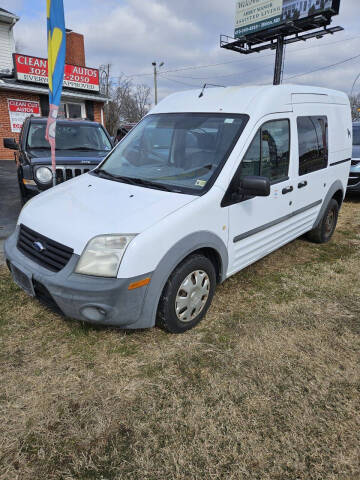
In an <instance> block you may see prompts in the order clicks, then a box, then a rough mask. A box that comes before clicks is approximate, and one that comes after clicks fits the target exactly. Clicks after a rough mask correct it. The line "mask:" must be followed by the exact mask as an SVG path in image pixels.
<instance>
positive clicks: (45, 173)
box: [35, 167, 52, 184]
mask: <svg viewBox="0 0 360 480" xmlns="http://www.w3.org/2000/svg"><path fill="white" fill-rule="evenodd" d="M35 178H36V180H37V181H38V182H39V183H43V184H47V183H51V181H52V171H51V170H50V168H47V167H39V168H37V169H36V170H35Z"/></svg>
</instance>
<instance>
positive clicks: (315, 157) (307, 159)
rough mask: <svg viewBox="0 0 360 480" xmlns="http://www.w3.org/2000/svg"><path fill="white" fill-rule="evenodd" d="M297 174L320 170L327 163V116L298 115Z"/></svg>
mask: <svg viewBox="0 0 360 480" xmlns="http://www.w3.org/2000/svg"><path fill="white" fill-rule="evenodd" d="M297 127H298V135H299V175H306V174H307V173H311V172H316V171H317V170H322V169H323V168H326V167H327V165H328V120H327V117H321V116H316V117H315V116H313V117H298V119H297Z"/></svg>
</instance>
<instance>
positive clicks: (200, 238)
mask: <svg viewBox="0 0 360 480" xmlns="http://www.w3.org/2000/svg"><path fill="white" fill-rule="evenodd" d="M351 132H352V124H351V116H350V105H349V100H348V98H347V96H346V95H345V94H343V93H341V92H337V91H332V90H327V89H323V88H316V87H304V86H292V85H282V86H264V87H248V88H239V87H233V88H216V89H209V90H207V91H205V92H204V94H203V95H201V92H200V91H197V90H195V91H188V92H181V93H177V94H174V95H171V96H169V97H168V98H166V99H165V100H163V101H162V102H161V103H159V104H158V105H157V106H156V107H155V108H154V109H153V110H152V111H151V112H150V113H149V114H148V115H147V116H146V117H145V118H144V119H143V120H142V121H141V122H140V124H139V125H137V126H136V127H135V128H134V129H133V130H132V131H131V132H130V133H129V134H128V135H127V136H126V137H125V139H124V140H123V141H122V142H120V143H119V144H118V145H117V147H116V148H115V149H113V150H112V152H111V153H110V154H109V155H108V156H107V157H106V158H105V160H104V161H103V162H102V163H101V164H100V165H99V166H98V167H97V168H95V169H94V170H93V171H91V172H89V173H87V174H84V175H82V176H81V177H78V178H74V179H72V180H70V181H68V182H66V183H63V184H61V185H58V186H57V187H55V188H53V189H51V190H48V191H46V192H44V193H42V194H41V195H39V196H37V197H35V198H34V199H32V200H30V201H29V202H28V203H27V205H26V206H25V207H24V208H23V210H22V212H21V214H20V217H19V220H18V225H17V228H16V231H15V232H14V234H13V235H12V236H11V237H10V238H9V239H8V240H7V242H6V245H5V255H6V259H7V264H8V266H9V268H10V270H11V272H12V275H13V278H14V280H15V282H16V283H18V285H20V286H21V287H22V288H23V289H24V290H25V291H26V292H28V293H29V294H30V295H33V296H35V297H38V298H39V299H42V300H45V301H47V302H48V303H51V304H53V305H55V306H56V307H58V308H59V309H60V310H61V311H62V312H63V313H64V314H65V315H67V316H68V317H72V318H75V319H79V320H83V321H88V322H93V323H99V324H104V325H116V326H120V327H123V328H146V327H152V326H154V325H155V324H156V323H157V324H159V325H161V326H162V327H164V328H166V329H167V330H169V331H170V332H184V331H186V330H188V329H190V328H192V327H194V326H195V325H196V324H197V323H198V322H199V321H200V320H201V319H202V318H203V317H204V315H205V313H206V311H207V310H208V308H209V306H210V303H211V300H212V298H213V295H214V290H215V287H216V284H218V283H221V282H223V281H224V280H226V279H227V278H228V277H230V276H231V275H234V274H235V273H237V272H239V271H240V270H241V269H243V268H245V267H246V266H248V265H250V264H251V263H253V262H256V261H257V260H259V259H260V258H262V257H264V256H265V255H267V254H268V253H270V252H272V251H274V250H276V249H277V248H279V247H281V246H282V245H284V244H286V243H288V242H291V241H292V240H294V239H295V238H297V237H299V236H300V235H303V234H305V233H307V234H308V236H309V238H310V239H312V240H313V241H315V242H319V243H321V242H327V241H329V240H330V238H331V237H332V235H333V233H334V230H335V227H336V222H337V217H338V213H339V210H340V208H341V205H342V202H343V198H344V194H345V191H346V186H347V180H348V176H349V169H350V162H351V149H352V138H351V137H352V134H351Z"/></svg>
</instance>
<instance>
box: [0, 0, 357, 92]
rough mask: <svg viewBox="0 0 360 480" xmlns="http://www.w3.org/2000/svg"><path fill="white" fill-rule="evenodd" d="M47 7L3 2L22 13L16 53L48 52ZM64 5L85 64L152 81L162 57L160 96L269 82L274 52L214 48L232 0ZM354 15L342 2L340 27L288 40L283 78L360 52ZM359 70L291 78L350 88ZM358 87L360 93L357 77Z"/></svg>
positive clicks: (348, 66) (29, 0)
mask: <svg viewBox="0 0 360 480" xmlns="http://www.w3.org/2000/svg"><path fill="white" fill-rule="evenodd" d="M85 4H86V7H85V8H84V5H85ZM45 5H46V1H45V0H3V1H0V6H1V7H3V8H5V9H7V10H10V11H12V12H13V13H16V14H17V15H18V16H20V17H21V19H20V21H19V22H18V23H17V25H16V27H15V30H14V32H15V39H16V42H17V49H18V51H20V52H21V53H26V54H31V55H37V56H46V19H45V15H46V13H45ZM64 6H65V17H66V26H67V28H70V29H72V30H74V31H76V32H79V33H83V34H84V36H85V49H86V63H87V66H89V67H98V66H99V64H105V63H110V64H111V66H112V67H111V68H112V70H111V72H112V73H111V75H112V77H114V79H115V78H117V77H118V76H119V75H120V74H125V75H127V76H132V78H133V80H134V82H136V83H146V84H149V85H150V86H152V66H151V63H152V62H153V61H154V60H156V61H158V62H161V61H163V62H165V65H164V67H163V68H162V71H163V72H164V73H163V74H162V75H161V76H160V78H159V96H160V98H161V97H164V96H165V95H167V94H169V93H171V92H173V91H176V90H184V89H188V88H197V87H199V86H202V85H203V84H204V83H206V82H207V83H214V84H220V85H240V84H255V83H256V84H266V83H272V77H273V64H274V53H272V52H269V51H266V52H263V53H261V54H252V55H248V56H245V55H240V54H238V53H235V52H231V51H227V50H224V49H221V48H220V47H219V36H220V34H221V33H223V34H229V35H232V34H233V30H234V28H233V25H234V12H235V0H206V1H205V0H197V1H195V0H180V1H179V0H101V2H99V1H98V0H87V2H84V1H83V0H82V1H81V0H64ZM359 14H360V2H359V0H342V5H341V12H340V15H339V16H337V17H334V19H333V26H335V25H341V26H343V27H344V28H345V31H344V32H340V33H337V34H335V35H333V36H331V35H328V36H326V37H324V38H323V39H322V40H315V39H313V40H309V41H308V42H306V43H297V44H294V45H290V46H288V47H287V48H286V60H285V74H284V81H285V82H286V81H287V80H286V79H287V78H289V77H291V76H294V75H298V74H303V73H307V72H310V71H312V70H315V69H319V68H321V67H326V66H328V65H331V64H335V63H337V62H341V61H343V60H345V59H347V58H350V57H354V56H356V55H360V28H359V25H360V23H359ZM219 64H220V65H219ZM209 65H211V66H209ZM195 67H196V68H195ZM177 69H180V71H173V70H177ZM359 73H360V56H359V57H358V58H355V59H353V60H350V61H348V62H346V63H344V64H341V65H338V66H335V67H333V68H329V69H326V70H320V71H318V72H316V73H312V74H308V75H303V76H298V77H296V78H293V79H289V80H288V82H292V83H302V84H311V85H320V86H326V87H330V88H337V89H341V90H344V91H345V92H347V93H349V92H350V90H351V86H352V84H353V82H354V79H355V77H356V75H357V74H359ZM356 91H357V93H360V80H359V82H358V84H357V88H356Z"/></svg>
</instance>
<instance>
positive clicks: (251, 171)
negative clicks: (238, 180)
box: [239, 120, 290, 182]
mask: <svg viewBox="0 0 360 480" xmlns="http://www.w3.org/2000/svg"><path fill="white" fill-rule="evenodd" d="M289 162H290V122H289V120H274V121H270V122H266V123H264V125H262V126H261V128H260V129H259V130H258V132H257V133H256V135H255V137H254V139H253V141H252V142H251V145H250V147H249V148H248V150H247V152H246V154H245V156H244V158H243V160H242V162H241V165H240V172H239V173H240V177H244V176H247V175H256V176H261V177H267V178H269V180H270V181H271V182H276V181H280V180H282V179H285V178H287V176H288V173H289Z"/></svg>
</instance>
